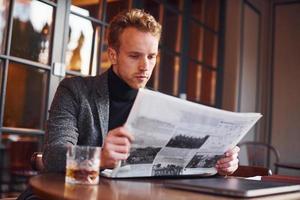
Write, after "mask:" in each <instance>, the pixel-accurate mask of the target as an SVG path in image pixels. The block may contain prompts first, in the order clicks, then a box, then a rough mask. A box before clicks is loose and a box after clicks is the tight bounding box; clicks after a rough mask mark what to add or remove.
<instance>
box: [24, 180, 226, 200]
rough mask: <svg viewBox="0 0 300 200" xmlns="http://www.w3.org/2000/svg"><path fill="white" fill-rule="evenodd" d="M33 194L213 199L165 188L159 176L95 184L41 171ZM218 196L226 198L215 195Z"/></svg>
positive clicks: (109, 199) (108, 199) (112, 198)
mask: <svg viewBox="0 0 300 200" xmlns="http://www.w3.org/2000/svg"><path fill="white" fill-rule="evenodd" d="M29 184H30V185H31V186H32V188H33V191H34V193H36V194H37V195H38V196H40V197H41V198H44V199H85V200H89V199H105V200H122V199H124V200H125V199H130V200H134V199H143V200H147V199H163V200H166V199H172V200H176V199H177V200H183V199H189V200H194V199H195V200H196V199H199V197H200V198H201V199H208V200H213V199H216V196H214V195H209V194H200V193H197V192H190V191H184V190H175V189H171V188H166V187H164V186H163V185H162V181H161V180H159V179H118V180H115V179H108V178H104V177H100V183H99V184H98V185H76V184H66V183H65V177H64V175H63V174H40V175H37V176H34V177H32V178H31V179H30V180H29ZM218 199H229V198H226V197H218Z"/></svg>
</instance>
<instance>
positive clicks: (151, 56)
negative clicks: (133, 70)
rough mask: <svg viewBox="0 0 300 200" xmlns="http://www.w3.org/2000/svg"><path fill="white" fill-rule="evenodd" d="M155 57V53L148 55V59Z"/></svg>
mask: <svg viewBox="0 0 300 200" xmlns="http://www.w3.org/2000/svg"><path fill="white" fill-rule="evenodd" d="M155 58H156V55H150V56H148V59H155Z"/></svg>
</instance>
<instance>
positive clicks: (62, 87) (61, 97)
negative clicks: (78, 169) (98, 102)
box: [43, 78, 80, 172]
mask: <svg viewBox="0 0 300 200" xmlns="http://www.w3.org/2000/svg"><path fill="white" fill-rule="evenodd" d="M76 84H77V81H76V79H73V78H69V79H64V80H63V81H61V83H60V84H59V86H58V88H57V90H56V93H55V96H54V99H53V102H52V105H51V108H50V111H49V119H48V121H47V127H46V133H45V142H44V151H43V163H44V166H45V171H47V172H64V171H65V167H66V151H67V146H68V145H75V144H77V141H78V136H79V134H78V128H77V119H78V118H77V115H78V112H79V105H80V103H79V97H78V96H79V95H78V94H77V91H79V88H77V87H76Z"/></svg>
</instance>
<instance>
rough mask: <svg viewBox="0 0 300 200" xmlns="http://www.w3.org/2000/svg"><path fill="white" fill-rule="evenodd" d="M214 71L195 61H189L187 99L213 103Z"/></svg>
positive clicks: (208, 103)
mask: <svg viewBox="0 0 300 200" xmlns="http://www.w3.org/2000/svg"><path fill="white" fill-rule="evenodd" d="M216 74H217V73H216V71H215V70H214V69H210V68H208V67H203V66H202V65H199V64H197V63H195V62H192V61H191V62H189V66H188V78H187V79H186V80H187V82H186V85H187V99H188V100H190V101H195V102H201V103H203V104H207V105H212V106H214V105H215V93H216V78H217V76H216Z"/></svg>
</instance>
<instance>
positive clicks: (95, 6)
mask: <svg viewBox="0 0 300 200" xmlns="http://www.w3.org/2000/svg"><path fill="white" fill-rule="evenodd" d="M72 5H73V6H71V11H73V12H76V13H79V14H82V15H84V16H89V17H93V18H96V19H101V10H102V9H101V8H102V0H93V1H82V0H72Z"/></svg>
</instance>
